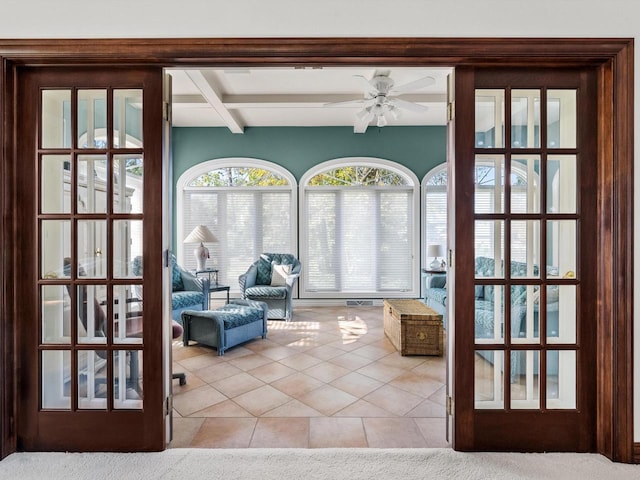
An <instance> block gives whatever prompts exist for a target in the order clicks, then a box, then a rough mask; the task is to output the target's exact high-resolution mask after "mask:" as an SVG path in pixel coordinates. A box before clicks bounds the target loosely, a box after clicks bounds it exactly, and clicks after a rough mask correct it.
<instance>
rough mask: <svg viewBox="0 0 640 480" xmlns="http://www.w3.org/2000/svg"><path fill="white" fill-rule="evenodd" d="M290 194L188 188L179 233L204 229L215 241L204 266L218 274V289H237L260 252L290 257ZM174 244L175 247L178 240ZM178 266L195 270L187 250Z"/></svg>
mask: <svg viewBox="0 0 640 480" xmlns="http://www.w3.org/2000/svg"><path fill="white" fill-rule="evenodd" d="M291 196H292V193H291V189H290V188H280V187H264V188H247V187H234V188H215V187H188V188H185V190H184V210H183V215H182V221H183V231H184V232H186V233H188V232H190V231H191V230H193V228H195V226H196V225H199V224H203V225H206V226H208V227H209V228H210V229H211V231H213V232H214V233H215V235H216V237H217V238H218V243H214V244H213V245H212V246H209V253H210V255H211V259H210V260H209V261H208V262H207V265H208V266H212V267H216V268H218V269H219V270H220V271H219V273H218V275H219V277H218V280H219V281H220V283H223V284H226V285H230V286H231V288H232V291H233V289H236V290H237V289H238V276H239V275H240V274H242V273H244V272H246V270H247V268H248V267H249V265H251V264H252V263H253V262H254V261H255V260H256V259H257V258H258V256H259V255H260V254H261V253H263V252H278V253H290V252H292V251H294V250H293V248H292V245H291V228H292V225H291ZM178 241H180V240H179V239H178ZM182 262H183V266H184V267H185V268H187V269H195V266H196V265H195V258H194V256H193V255H192V252H191V248H187V250H186V252H185V255H184V259H182Z"/></svg>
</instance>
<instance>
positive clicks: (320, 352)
mask: <svg viewBox="0 0 640 480" xmlns="http://www.w3.org/2000/svg"><path fill="white" fill-rule="evenodd" d="M305 353H306V354H307V355H312V356H314V357H316V358H319V359H320V360H325V361H326V360H329V359H331V358H334V357H337V356H338V355H342V354H343V353H344V350H340V349H339V348H336V347H330V346H328V345H322V346H320V347H315V348H312V349H310V350H307V351H306V352H305Z"/></svg>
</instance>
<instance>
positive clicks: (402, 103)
mask: <svg viewBox="0 0 640 480" xmlns="http://www.w3.org/2000/svg"><path fill="white" fill-rule="evenodd" d="M388 100H389V103H391V104H392V105H395V106H396V107H398V108H404V109H405V110H410V111H412V112H418V113H424V112H426V111H427V110H429V107H425V106H424V105H420V104H419V103H413V102H407V101H406V100H403V99H401V98H398V97H393V98H389V99H388Z"/></svg>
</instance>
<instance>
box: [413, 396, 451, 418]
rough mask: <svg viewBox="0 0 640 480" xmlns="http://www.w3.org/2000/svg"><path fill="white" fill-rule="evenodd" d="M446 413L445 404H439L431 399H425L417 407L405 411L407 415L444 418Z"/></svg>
mask: <svg viewBox="0 0 640 480" xmlns="http://www.w3.org/2000/svg"><path fill="white" fill-rule="evenodd" d="M445 415H446V411H445V407H444V405H439V404H437V403H434V402H432V401H431V400H424V401H423V402H422V403H420V404H419V405H418V406H417V407H416V408H414V409H413V410H410V411H409V412H407V413H405V414H404V416H405V417H413V418H431V417H434V418H443V417H444V416H445Z"/></svg>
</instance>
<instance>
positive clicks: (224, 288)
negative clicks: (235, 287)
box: [209, 283, 231, 303]
mask: <svg viewBox="0 0 640 480" xmlns="http://www.w3.org/2000/svg"><path fill="white" fill-rule="evenodd" d="M229 290H231V287H230V286H229V285H220V284H217V283H215V284H214V283H211V284H209V294H211V293H213V292H227V301H226V303H229Z"/></svg>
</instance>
